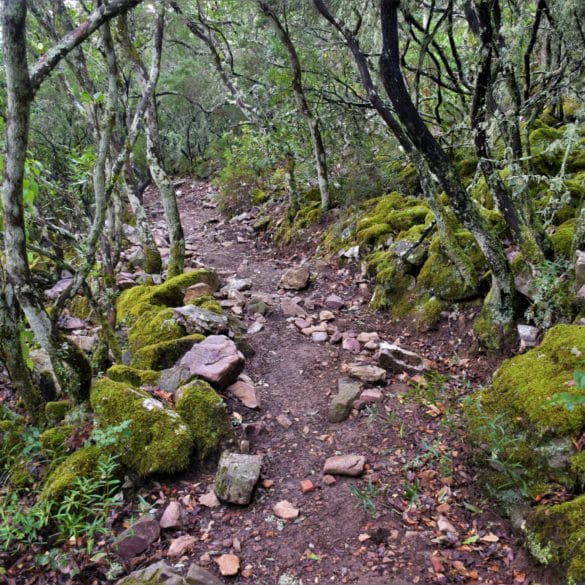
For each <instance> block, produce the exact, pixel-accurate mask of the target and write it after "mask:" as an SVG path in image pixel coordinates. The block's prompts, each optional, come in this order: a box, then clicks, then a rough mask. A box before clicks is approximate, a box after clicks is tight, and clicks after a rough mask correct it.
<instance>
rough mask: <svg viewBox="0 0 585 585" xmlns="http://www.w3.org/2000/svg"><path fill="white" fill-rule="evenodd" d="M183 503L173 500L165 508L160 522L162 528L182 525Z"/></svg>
mask: <svg viewBox="0 0 585 585" xmlns="http://www.w3.org/2000/svg"><path fill="white" fill-rule="evenodd" d="M182 523H183V522H182V519H181V504H179V502H171V503H170V504H169V505H168V506H167V507H166V509H165V511H164V513H163V515H162V517H161V519H160V521H159V524H160V527H161V528H179V527H180V526H181V525H182Z"/></svg>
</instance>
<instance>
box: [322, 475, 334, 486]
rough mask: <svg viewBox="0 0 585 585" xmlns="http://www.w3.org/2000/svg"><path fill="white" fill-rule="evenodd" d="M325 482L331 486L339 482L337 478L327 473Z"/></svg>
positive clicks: (324, 478) (324, 477)
mask: <svg viewBox="0 0 585 585" xmlns="http://www.w3.org/2000/svg"><path fill="white" fill-rule="evenodd" d="M323 483H324V484H325V485H329V486H331V485H335V484H336V483H337V480H336V479H335V478H334V477H333V476H332V475H329V474H327V475H324V476H323Z"/></svg>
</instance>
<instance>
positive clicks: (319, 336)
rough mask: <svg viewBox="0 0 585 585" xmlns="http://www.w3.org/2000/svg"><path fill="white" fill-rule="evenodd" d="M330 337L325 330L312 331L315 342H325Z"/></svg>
mask: <svg viewBox="0 0 585 585" xmlns="http://www.w3.org/2000/svg"><path fill="white" fill-rule="evenodd" d="M328 339H329V335H327V333H326V332H325V331H313V332H312V333H311V340H312V341H314V342H315V343H325V342H326V341H327V340H328Z"/></svg>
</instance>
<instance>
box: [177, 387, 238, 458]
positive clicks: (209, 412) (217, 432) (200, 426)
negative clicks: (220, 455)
mask: <svg viewBox="0 0 585 585" xmlns="http://www.w3.org/2000/svg"><path fill="white" fill-rule="evenodd" d="M177 396H178V397H179V398H178V400H177V412H178V413H179V414H180V415H181V418H182V419H183V420H184V421H185V424H186V425H187V427H188V428H189V431H190V432H191V436H192V437H193V440H194V443H195V449H196V451H197V456H198V457H199V458H200V459H205V458H206V457H208V456H209V455H211V454H212V453H214V452H216V451H217V449H218V447H219V446H220V444H221V442H223V441H225V440H226V439H228V438H230V437H231V436H232V434H233V433H232V428H231V425H230V422H229V419H228V416H227V413H226V405H225V402H224V400H223V398H222V397H221V396H220V395H219V394H218V393H217V392H216V391H215V390H214V389H213V388H212V387H211V386H210V385H209V384H208V383H207V382H205V381H203V380H194V381H193V382H190V383H189V384H186V385H185V386H182V387H181V388H179V389H178V390H177Z"/></svg>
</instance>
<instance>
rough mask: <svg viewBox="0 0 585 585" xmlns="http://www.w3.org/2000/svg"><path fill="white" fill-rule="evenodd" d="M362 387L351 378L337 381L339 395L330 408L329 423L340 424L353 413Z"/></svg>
mask: <svg viewBox="0 0 585 585" xmlns="http://www.w3.org/2000/svg"><path fill="white" fill-rule="evenodd" d="M361 393H362V385H361V384H360V383H359V382H355V381H354V380H350V379H349V378H339V380H338V381H337V394H336V395H335V397H334V398H333V400H332V401H331V404H330V406H329V414H328V419H329V422H332V423H339V422H342V421H344V420H345V419H346V418H347V417H348V416H349V413H350V412H351V407H352V404H353V403H354V402H355V401H356V400H357V399H358V398H359V397H360V394H361Z"/></svg>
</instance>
